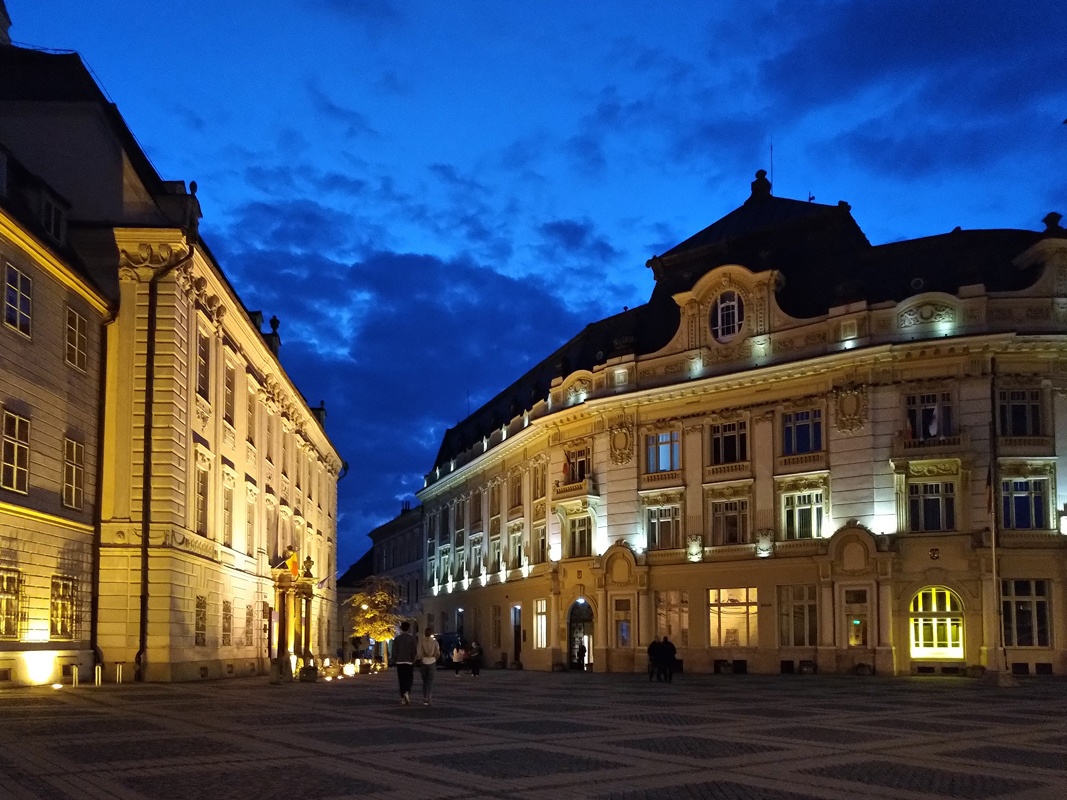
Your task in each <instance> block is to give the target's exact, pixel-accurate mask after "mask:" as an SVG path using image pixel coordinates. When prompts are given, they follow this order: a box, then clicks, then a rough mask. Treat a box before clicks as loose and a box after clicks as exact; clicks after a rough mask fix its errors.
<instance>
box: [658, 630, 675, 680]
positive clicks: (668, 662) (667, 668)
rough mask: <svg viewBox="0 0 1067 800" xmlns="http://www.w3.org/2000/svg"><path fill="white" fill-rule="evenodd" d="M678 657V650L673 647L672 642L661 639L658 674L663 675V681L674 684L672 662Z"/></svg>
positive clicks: (665, 638)
mask: <svg viewBox="0 0 1067 800" xmlns="http://www.w3.org/2000/svg"><path fill="white" fill-rule="evenodd" d="M677 655H678V648H677V647H675V646H674V642H672V641H671V640H670V639H668V638H667V637H666V636H664V637H663V641H662V642H660V644H659V657H660V672H661V673H662V674H663V680H665V681H666V682H667V683H673V682H674V661H675V657H676V656H677Z"/></svg>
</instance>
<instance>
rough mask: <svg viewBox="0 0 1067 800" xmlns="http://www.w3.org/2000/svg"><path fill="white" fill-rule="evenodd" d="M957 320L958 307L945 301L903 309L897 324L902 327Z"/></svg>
mask: <svg viewBox="0 0 1067 800" xmlns="http://www.w3.org/2000/svg"><path fill="white" fill-rule="evenodd" d="M955 321H956V309H954V308H953V307H952V306H949V305H946V304H944V303H922V304H920V305H917V306H912V307H911V308H908V309H905V310H904V311H901V312H900V316H899V317H897V325H898V327H901V328H911V327H913V326H915V325H928V324H930V323H936V322H949V323H951V322H955Z"/></svg>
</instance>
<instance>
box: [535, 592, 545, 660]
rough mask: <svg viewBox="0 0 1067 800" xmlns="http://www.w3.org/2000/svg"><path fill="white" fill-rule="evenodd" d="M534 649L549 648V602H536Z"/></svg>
mask: <svg viewBox="0 0 1067 800" xmlns="http://www.w3.org/2000/svg"><path fill="white" fill-rule="evenodd" d="M533 634H534V647H535V648H537V649H543V648H545V647H548V601H547V600H534V630H533Z"/></svg>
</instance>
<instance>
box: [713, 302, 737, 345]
mask: <svg viewBox="0 0 1067 800" xmlns="http://www.w3.org/2000/svg"><path fill="white" fill-rule="evenodd" d="M744 322H745V302H744V300H743V299H742V298H741V295H740V294H738V293H737V292H735V291H725V292H723V293H722V294H720V295H719V296H718V297H717V298H715V302H714V303H713V304H712V306H711V335H712V336H714V337H715V341H717V342H722V343H726V342H729V341H730V340H731V339H733V338H734V337H735V336H736V335H737V334H738V332H739V331H740V330H741V326H742V325H743V324H744Z"/></svg>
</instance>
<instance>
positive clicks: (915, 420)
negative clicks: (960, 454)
mask: <svg viewBox="0 0 1067 800" xmlns="http://www.w3.org/2000/svg"><path fill="white" fill-rule="evenodd" d="M907 409H908V434H909V435H910V436H911V438H912V440H914V441H917V442H922V441H925V440H927V439H937V438H940V437H943V436H953V435H954V434H955V422H954V420H953V409H952V395H951V394H950V393H949V392H929V393H927V394H912V395H908V398H907Z"/></svg>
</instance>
